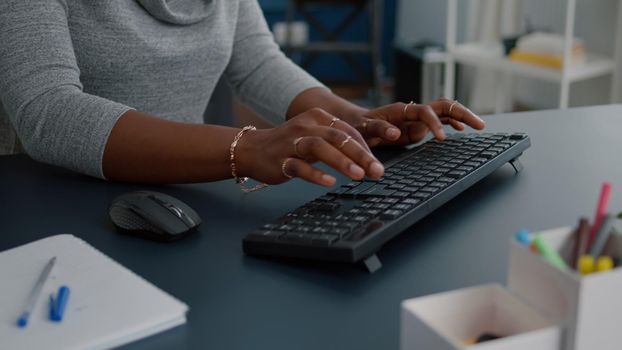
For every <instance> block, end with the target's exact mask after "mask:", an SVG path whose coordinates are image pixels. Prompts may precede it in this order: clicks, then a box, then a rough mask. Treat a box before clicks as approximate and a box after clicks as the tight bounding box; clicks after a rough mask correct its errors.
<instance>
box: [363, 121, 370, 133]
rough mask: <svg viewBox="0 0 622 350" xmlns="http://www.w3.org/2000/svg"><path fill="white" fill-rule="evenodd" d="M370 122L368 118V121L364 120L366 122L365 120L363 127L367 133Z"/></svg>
mask: <svg viewBox="0 0 622 350" xmlns="http://www.w3.org/2000/svg"><path fill="white" fill-rule="evenodd" d="M368 124H369V121H368V120H366V121H364V122H363V125H362V127H363V132H365V133H367V125H368Z"/></svg>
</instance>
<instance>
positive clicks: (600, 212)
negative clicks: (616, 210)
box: [587, 182, 611, 249]
mask: <svg viewBox="0 0 622 350" xmlns="http://www.w3.org/2000/svg"><path fill="white" fill-rule="evenodd" d="M610 196H611V184H610V183H609V182H604V183H603V186H602V188H601V190H600V197H599V199H598V206H597V207H596V214H595V215H594V225H593V226H592V229H591V230H590V239H589V241H588V243H587V248H588V249H592V244H593V242H594V239H595V238H596V233H597V232H598V229H599V228H600V225H601V224H602V222H603V219H604V218H605V215H606V214H607V206H608V205H609V197H610Z"/></svg>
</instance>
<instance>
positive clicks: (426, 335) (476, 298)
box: [400, 284, 561, 350]
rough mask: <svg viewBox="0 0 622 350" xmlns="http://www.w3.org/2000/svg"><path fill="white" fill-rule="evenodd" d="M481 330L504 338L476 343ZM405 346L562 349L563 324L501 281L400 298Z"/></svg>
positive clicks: (418, 349) (406, 349) (412, 349)
mask: <svg viewBox="0 0 622 350" xmlns="http://www.w3.org/2000/svg"><path fill="white" fill-rule="evenodd" d="M483 333H494V334H498V335H502V336H504V337H503V338H500V339H496V340H491V341H487V342H483V343H480V344H475V345H471V346H468V345H465V344H464V340H465V339H469V338H474V337H478V336H479V335H481V334H483ZM400 337H401V339H400V349H401V350H456V349H469V350H524V349H528V350H559V349H560V347H561V343H560V342H561V328H560V327H559V326H558V325H556V324H555V323H553V322H551V321H549V320H548V319H546V318H545V317H544V316H542V315H541V314H540V313H539V312H538V311H537V310H535V309H534V308H532V307H530V306H528V305H527V304H525V303H523V302H521V301H520V300H519V299H518V298H516V297H515V296H513V295H512V294H511V293H510V292H508V291H507V290H505V289H504V288H503V287H501V286H500V285H498V284H490V285H484V286H479V287H472V288H465V289H460V290H455V291H450V292H445V293H440V294H434V295H430V296H424V297H420V298H414V299H409V300H405V301H403V302H402V319H401V330H400Z"/></svg>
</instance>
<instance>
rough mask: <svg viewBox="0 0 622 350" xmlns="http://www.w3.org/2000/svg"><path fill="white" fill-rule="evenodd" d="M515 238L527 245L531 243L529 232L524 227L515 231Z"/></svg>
mask: <svg viewBox="0 0 622 350" xmlns="http://www.w3.org/2000/svg"><path fill="white" fill-rule="evenodd" d="M516 240H517V241H518V243H520V244H522V245H524V246H526V247H529V245H530V244H531V239H530V237H529V232H528V231H527V230H525V229H522V230H520V231H518V232H516Z"/></svg>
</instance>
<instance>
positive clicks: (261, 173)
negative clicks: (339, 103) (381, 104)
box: [235, 108, 384, 187]
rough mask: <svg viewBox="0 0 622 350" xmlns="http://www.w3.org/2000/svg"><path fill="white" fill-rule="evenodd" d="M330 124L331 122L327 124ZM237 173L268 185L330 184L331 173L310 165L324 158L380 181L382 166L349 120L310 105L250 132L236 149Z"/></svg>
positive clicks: (332, 180)
mask: <svg viewBox="0 0 622 350" xmlns="http://www.w3.org/2000/svg"><path fill="white" fill-rule="evenodd" d="M331 125H332V126H331ZM235 153H236V154H235V157H236V167H237V169H238V174H239V176H247V177H250V178H253V179H255V180H257V181H261V182H265V183H268V184H279V183H283V182H286V181H288V180H289V179H290V178H292V177H299V178H301V179H304V180H306V181H309V182H312V183H315V184H318V185H323V186H327V187H330V186H333V185H334V184H335V182H336V179H335V177H333V176H331V175H329V174H327V173H325V172H323V171H322V170H320V169H317V168H315V167H313V166H312V165H311V164H313V163H315V162H318V161H320V162H323V163H326V164H327V165H328V166H330V167H332V168H334V169H336V170H338V171H339V172H341V173H342V174H344V175H346V176H348V177H349V178H351V179H354V180H360V179H362V178H363V177H365V176H367V177H369V178H370V179H379V178H380V177H382V175H383V174H384V167H383V165H382V163H380V161H378V159H376V157H374V155H373V154H372V153H371V151H370V150H369V147H368V146H367V144H366V143H365V140H364V139H363V137H362V136H361V134H360V133H359V132H358V131H357V130H356V129H354V128H353V127H352V126H350V125H349V124H348V123H346V122H344V121H341V120H339V119H337V118H336V117H334V116H333V115H331V114H329V113H328V112H326V111H324V110H322V109H320V108H313V109H310V110H308V111H306V112H304V113H302V114H299V115H298V116H296V117H294V118H291V119H290V120H288V121H287V122H285V123H283V124H281V125H279V126H278V127H276V128H273V129H263V130H255V131H249V132H247V134H246V135H245V136H244V137H243V138H242V139H241V140H240V142H239V143H238V146H237V148H236V151H235Z"/></svg>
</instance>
